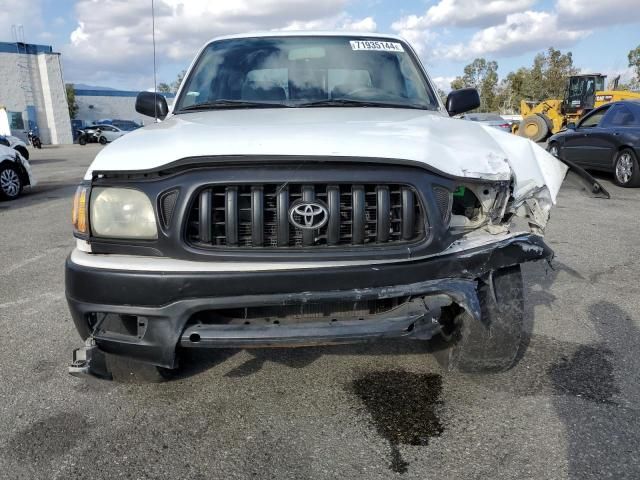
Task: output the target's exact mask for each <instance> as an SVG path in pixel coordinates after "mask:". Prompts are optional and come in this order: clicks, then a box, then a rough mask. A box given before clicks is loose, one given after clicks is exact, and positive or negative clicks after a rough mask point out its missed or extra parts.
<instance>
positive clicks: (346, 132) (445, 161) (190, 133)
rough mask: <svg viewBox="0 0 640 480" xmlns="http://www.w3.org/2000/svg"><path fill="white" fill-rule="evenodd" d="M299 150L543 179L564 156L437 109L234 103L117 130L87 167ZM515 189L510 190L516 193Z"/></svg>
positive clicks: (549, 181)
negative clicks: (243, 105)
mask: <svg viewBox="0 0 640 480" xmlns="http://www.w3.org/2000/svg"><path fill="white" fill-rule="evenodd" d="M204 155H210V156H216V155H299V156H306V155H309V156H343V157H349V156H354V157H376V158H390V159H405V160H412V161H417V162H422V163H424V164H425V165H429V166H430V167H432V168H434V169H436V170H439V171H441V172H443V173H446V174H449V175H453V176H456V177H463V178H464V177H466V178H483V179H487V180H509V179H510V178H512V176H513V177H515V180H516V194H518V193H525V192H529V193H530V192H531V191H532V189H539V188H541V187H543V186H545V185H546V186H547V187H548V190H549V194H550V197H551V200H552V201H554V202H555V196H556V193H557V192H558V190H559V189H560V185H561V184H562V180H563V178H564V175H565V173H566V167H565V166H564V164H562V163H561V162H559V161H558V160H556V159H555V158H554V157H552V156H551V155H549V154H548V153H547V152H546V151H544V150H543V149H542V148H540V147H538V146H537V145H536V144H534V143H533V142H531V141H529V140H527V139H524V138H521V137H517V136H514V135H511V134H508V133H503V132H500V131H498V130H496V129H492V128H489V127H484V126H482V125H479V124H477V123H474V122H469V121H464V120H457V119H452V118H449V117H446V116H444V115H443V114H441V113H439V112H429V111H424V110H410V109H392V108H295V109H294V108H277V109H236V110H216V111H206V112H197V113H189V114H181V115H174V116H171V117H169V118H167V119H166V120H165V121H163V122H161V123H157V124H152V125H149V126H147V127H145V128H142V129H140V130H136V131H134V132H131V133H129V134H127V135H125V136H124V137H121V138H119V139H118V140H116V141H115V142H113V143H112V144H111V145H110V146H108V147H106V148H105V149H104V150H103V151H102V152H100V153H99V154H98V156H97V157H96V159H95V160H94V162H93V164H92V165H91V167H90V168H89V170H88V171H87V174H86V176H85V179H87V180H90V179H91V172H92V171H94V170H101V171H109V170H111V171H128V170H147V169H153V168H157V167H161V166H163V165H166V164H168V163H171V162H173V161H175V160H178V159H181V158H184V157H197V156H204ZM518 196H519V195H516V199H517V198H518Z"/></svg>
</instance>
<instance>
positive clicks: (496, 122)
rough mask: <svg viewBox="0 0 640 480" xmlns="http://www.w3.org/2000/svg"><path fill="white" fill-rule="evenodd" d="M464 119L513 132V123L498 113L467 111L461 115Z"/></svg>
mask: <svg viewBox="0 0 640 480" xmlns="http://www.w3.org/2000/svg"><path fill="white" fill-rule="evenodd" d="M460 118H461V119H463V120H470V121H472V122H478V123H481V124H483V125H487V126H488V127H493V128H497V129H498V130H502V131H503V132H507V133H511V123H509V122H508V121H507V120H505V119H504V118H502V117H501V116H500V115H498V114H497V113H466V114H464V115H460Z"/></svg>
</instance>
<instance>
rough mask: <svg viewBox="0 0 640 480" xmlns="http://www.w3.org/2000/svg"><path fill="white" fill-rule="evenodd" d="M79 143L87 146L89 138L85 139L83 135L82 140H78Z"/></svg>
mask: <svg viewBox="0 0 640 480" xmlns="http://www.w3.org/2000/svg"><path fill="white" fill-rule="evenodd" d="M78 143H79V144H80V145H86V144H87V137H85V136H84V135H81V136H80V138H79V139H78Z"/></svg>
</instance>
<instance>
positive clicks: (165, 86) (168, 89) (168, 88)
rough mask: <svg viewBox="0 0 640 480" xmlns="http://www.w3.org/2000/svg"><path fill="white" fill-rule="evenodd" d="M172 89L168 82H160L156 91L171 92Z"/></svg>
mask: <svg viewBox="0 0 640 480" xmlns="http://www.w3.org/2000/svg"><path fill="white" fill-rule="evenodd" d="M172 91H173V90H172V89H171V85H169V84H168V83H165V82H162V83H159V84H158V92H160V93H171V92H172Z"/></svg>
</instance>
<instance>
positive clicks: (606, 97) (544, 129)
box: [513, 73, 640, 142]
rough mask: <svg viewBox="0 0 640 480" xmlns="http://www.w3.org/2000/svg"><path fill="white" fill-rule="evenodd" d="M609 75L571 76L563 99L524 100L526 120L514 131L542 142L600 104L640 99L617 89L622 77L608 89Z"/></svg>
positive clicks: (523, 111)
mask: <svg viewBox="0 0 640 480" xmlns="http://www.w3.org/2000/svg"><path fill="white" fill-rule="evenodd" d="M606 78H607V77H606V75H601V74H599V73H590V74H587V75H574V76H572V77H569V81H568V82H567V88H566V89H565V94H564V98H563V99H549V100H544V101H542V102H539V103H538V102H529V101H526V100H523V101H522V102H520V114H521V115H522V121H521V122H520V125H516V126H515V127H514V129H513V133H517V134H518V135H521V136H523V137H527V138H530V139H531V140H533V141H534V142H541V141H544V140H546V139H547V137H549V136H550V135H553V134H554V133H558V132H559V131H560V130H562V129H563V128H565V127H566V126H567V124H568V123H571V122H574V123H575V122H577V121H578V120H579V119H580V118H581V117H582V116H584V115H585V114H587V113H589V112H590V111H591V110H593V109H594V108H597V107H599V106H600V105H604V104H605V103H609V102H616V101H618V100H631V99H637V100H640V92H632V91H630V90H618V89H617V88H618V79H619V77H617V78H616V79H615V80H614V81H613V82H612V83H613V85H610V87H609V89H607V90H605V87H604V82H605V79H606Z"/></svg>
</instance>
